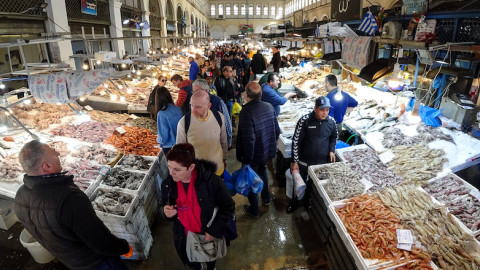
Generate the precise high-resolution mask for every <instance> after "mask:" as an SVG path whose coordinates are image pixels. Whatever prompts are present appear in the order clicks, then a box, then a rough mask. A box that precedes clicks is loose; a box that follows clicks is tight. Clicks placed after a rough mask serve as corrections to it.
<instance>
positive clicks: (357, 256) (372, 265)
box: [327, 201, 405, 270]
mask: <svg viewBox="0 0 480 270" xmlns="http://www.w3.org/2000/svg"><path fill="white" fill-rule="evenodd" d="M345 205H347V203H345V202H343V201H340V202H334V203H332V204H331V205H329V206H328V211H327V213H328V216H329V217H330V219H331V220H332V222H333V223H334V224H335V227H336V229H337V232H338V234H339V235H340V238H342V240H343V243H344V244H345V246H346V247H347V250H348V252H349V253H350V254H351V255H352V257H353V259H354V261H355V265H356V266H357V267H358V269H363V270H367V269H379V268H382V269H383V268H385V267H389V269H395V268H397V267H399V265H400V264H402V263H404V262H405V261H400V262H394V261H379V260H376V259H373V260H372V259H365V258H363V256H362V254H361V253H360V250H359V249H358V248H357V246H356V245H355V243H354V242H353V240H352V238H351V237H350V234H349V233H348V232H347V229H346V228H345V226H344V225H343V222H342V220H341V219H340V217H339V216H338V214H337V212H336V211H335V209H337V208H342V207H344V206H345Z"/></svg>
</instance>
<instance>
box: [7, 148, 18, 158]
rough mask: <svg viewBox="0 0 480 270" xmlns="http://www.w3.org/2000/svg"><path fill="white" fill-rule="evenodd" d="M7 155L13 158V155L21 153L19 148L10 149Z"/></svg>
mask: <svg viewBox="0 0 480 270" xmlns="http://www.w3.org/2000/svg"><path fill="white" fill-rule="evenodd" d="M5 152H6V153H7V156H11V155H15V154H17V153H18V152H20V151H19V150H18V149H17V148H10V149H8V150H7V151H5Z"/></svg>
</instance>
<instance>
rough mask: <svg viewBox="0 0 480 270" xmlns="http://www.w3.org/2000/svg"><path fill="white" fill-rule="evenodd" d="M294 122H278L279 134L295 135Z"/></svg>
mask: <svg viewBox="0 0 480 270" xmlns="http://www.w3.org/2000/svg"><path fill="white" fill-rule="evenodd" d="M296 125H297V123H296V122H279V123H278V126H279V127H280V133H281V134H293V133H295V126H296Z"/></svg>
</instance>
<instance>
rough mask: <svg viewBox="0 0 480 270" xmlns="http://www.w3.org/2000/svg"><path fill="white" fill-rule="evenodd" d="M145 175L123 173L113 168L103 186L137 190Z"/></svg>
mask: <svg viewBox="0 0 480 270" xmlns="http://www.w3.org/2000/svg"><path fill="white" fill-rule="evenodd" d="M144 177H145V174H143V173H137V172H130V171H123V170H120V169H118V168H113V169H112V170H110V172H109V173H108V174H107V175H106V176H105V179H103V182H102V184H104V185H107V186H112V187H120V188H125V189H130V190H137V189H138V188H139V187H140V184H141V183H142V180H143V178H144Z"/></svg>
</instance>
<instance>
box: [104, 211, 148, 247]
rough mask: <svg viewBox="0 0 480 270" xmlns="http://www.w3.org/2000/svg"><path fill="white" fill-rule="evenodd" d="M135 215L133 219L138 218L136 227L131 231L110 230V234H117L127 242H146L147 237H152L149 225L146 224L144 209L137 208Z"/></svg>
mask: <svg viewBox="0 0 480 270" xmlns="http://www.w3.org/2000/svg"><path fill="white" fill-rule="evenodd" d="M138 213H139V214H137V217H136V218H135V220H137V219H138V220H139V221H138V222H136V224H138V225H136V226H137V228H136V229H135V231H133V232H118V231H112V234H114V235H115V236H117V237H118V238H122V239H125V240H126V241H127V242H128V243H134V242H135V243H143V244H146V243H147V242H148V240H149V238H151V237H152V232H151V231H150V227H149V226H148V221H147V217H146V215H145V211H143V209H142V208H139V211H138Z"/></svg>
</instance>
